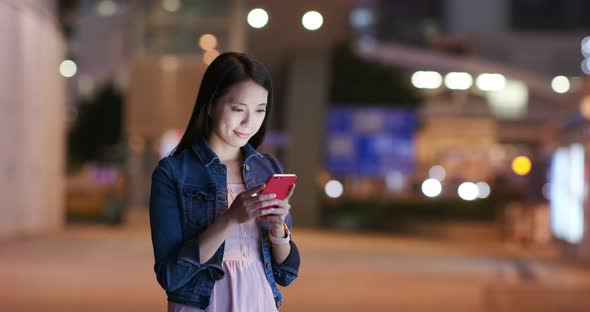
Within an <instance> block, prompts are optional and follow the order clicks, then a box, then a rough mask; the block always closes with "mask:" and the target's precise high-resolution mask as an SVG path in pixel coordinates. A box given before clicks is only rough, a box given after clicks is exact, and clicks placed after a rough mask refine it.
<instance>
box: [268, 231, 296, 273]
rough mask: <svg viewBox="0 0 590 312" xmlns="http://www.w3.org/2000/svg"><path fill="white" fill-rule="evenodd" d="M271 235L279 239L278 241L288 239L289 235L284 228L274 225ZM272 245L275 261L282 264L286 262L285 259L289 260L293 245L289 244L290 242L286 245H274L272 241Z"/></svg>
mask: <svg viewBox="0 0 590 312" xmlns="http://www.w3.org/2000/svg"><path fill="white" fill-rule="evenodd" d="M269 235H271V236H272V237H275V238H278V239H284V238H287V236H288V234H287V232H286V231H285V228H284V226H283V225H282V224H281V225H279V226H277V225H274V226H272V227H271V228H270V233H269ZM271 244H272V256H273V260H274V261H275V262H276V263H278V264H281V263H283V262H284V261H285V259H287V256H289V253H290V252H291V244H289V243H288V242H287V243H286V244H285V243H282V244H281V243H279V244H277V243H274V242H272V241H271Z"/></svg>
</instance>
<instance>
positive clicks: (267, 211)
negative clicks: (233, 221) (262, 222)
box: [256, 207, 276, 217]
mask: <svg viewBox="0 0 590 312" xmlns="http://www.w3.org/2000/svg"><path fill="white" fill-rule="evenodd" d="M275 212H276V208H273V207H270V208H261V209H257V210H256V216H258V217H263V216H268V215H274V213H275Z"/></svg>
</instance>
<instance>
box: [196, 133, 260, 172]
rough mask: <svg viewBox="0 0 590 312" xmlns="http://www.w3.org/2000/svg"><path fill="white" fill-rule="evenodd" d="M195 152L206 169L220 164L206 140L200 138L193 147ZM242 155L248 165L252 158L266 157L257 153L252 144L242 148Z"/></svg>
mask: <svg viewBox="0 0 590 312" xmlns="http://www.w3.org/2000/svg"><path fill="white" fill-rule="evenodd" d="M192 148H193V151H195V153H196V154H197V156H198V157H199V159H200V160H201V161H202V162H203V163H204V164H205V167H209V166H210V165H211V164H212V163H214V162H217V163H220V160H219V156H217V154H215V152H214V151H213V150H212V149H211V147H209V143H207V139H206V138H200V139H199V140H198V141H197V143H195V144H193V146H192ZM241 150H242V154H243V155H244V164H245V163H247V162H248V161H249V160H250V158H252V157H254V156H258V157H264V156H262V154H260V153H259V152H257V151H256V150H255V149H254V148H253V147H252V145H250V143H247V144H246V145H244V146H242V148H241Z"/></svg>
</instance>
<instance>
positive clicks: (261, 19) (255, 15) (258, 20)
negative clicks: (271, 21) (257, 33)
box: [247, 8, 268, 28]
mask: <svg viewBox="0 0 590 312" xmlns="http://www.w3.org/2000/svg"><path fill="white" fill-rule="evenodd" d="M247 21H248V25H250V26H251V27H252V28H262V27H264V26H266V24H267V23H268V13H266V11H265V10H263V9H260V8H258V9H253V10H252V11H250V13H248V17H247Z"/></svg>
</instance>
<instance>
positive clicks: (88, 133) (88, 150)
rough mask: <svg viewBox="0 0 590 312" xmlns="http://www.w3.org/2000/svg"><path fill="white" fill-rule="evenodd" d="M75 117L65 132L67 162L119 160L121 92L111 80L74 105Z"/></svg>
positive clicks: (75, 163)
mask: <svg viewBox="0 0 590 312" xmlns="http://www.w3.org/2000/svg"><path fill="white" fill-rule="evenodd" d="M77 107H78V117H77V119H76V120H75V122H74V124H73V126H72V128H71V129H70V132H69V134H68V156H69V161H68V163H69V164H70V166H74V167H76V165H77V164H81V163H83V162H86V161H102V162H114V161H119V160H120V156H121V155H120V153H117V152H116V151H117V148H113V147H116V146H120V145H121V143H122V141H123V140H122V128H123V127H122V126H123V125H122V122H123V116H122V109H123V95H122V94H121V91H120V90H119V89H117V87H116V86H115V85H114V83H113V82H108V83H106V84H105V85H103V86H102V87H101V88H99V89H98V90H97V92H96V93H95V94H94V96H93V97H91V98H88V99H84V100H81V101H80V103H78V105H77Z"/></svg>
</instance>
